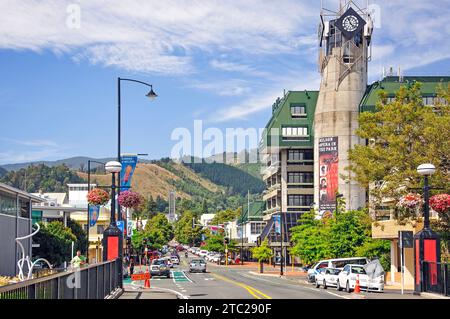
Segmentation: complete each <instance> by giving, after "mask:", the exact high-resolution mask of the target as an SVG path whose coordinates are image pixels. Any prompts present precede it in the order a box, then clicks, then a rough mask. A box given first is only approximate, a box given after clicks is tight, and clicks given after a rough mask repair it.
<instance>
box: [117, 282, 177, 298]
mask: <svg viewBox="0 0 450 319" xmlns="http://www.w3.org/2000/svg"><path fill="white" fill-rule="evenodd" d="M131 287H132V286H129V285H125V286H124V292H123V294H122V295H121V296H120V297H119V299H178V296H177V294H175V293H174V292H171V291H167V290H163V289H161V288H148V289H143V288H140V289H133V288H131Z"/></svg>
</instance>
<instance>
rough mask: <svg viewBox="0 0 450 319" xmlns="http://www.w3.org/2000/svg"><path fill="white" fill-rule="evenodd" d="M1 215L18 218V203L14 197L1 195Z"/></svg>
mask: <svg viewBox="0 0 450 319" xmlns="http://www.w3.org/2000/svg"><path fill="white" fill-rule="evenodd" d="M0 213H1V214H6V215H11V216H16V213H17V201H16V199H15V198H14V197H8V196H4V195H0Z"/></svg>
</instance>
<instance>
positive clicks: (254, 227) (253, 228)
mask: <svg viewBox="0 0 450 319" xmlns="http://www.w3.org/2000/svg"><path fill="white" fill-rule="evenodd" d="M265 226H266V223H264V222H258V223H250V234H252V235H259V234H261V233H262V231H263V229H264V227H265Z"/></svg>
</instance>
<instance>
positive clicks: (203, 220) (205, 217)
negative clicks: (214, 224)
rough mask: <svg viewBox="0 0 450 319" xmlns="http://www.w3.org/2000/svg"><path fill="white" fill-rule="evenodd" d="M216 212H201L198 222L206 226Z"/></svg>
mask: <svg viewBox="0 0 450 319" xmlns="http://www.w3.org/2000/svg"><path fill="white" fill-rule="evenodd" d="M214 216H216V214H203V215H201V216H200V224H202V225H203V226H208V225H209V224H210V222H211V220H212V219H213V218H214Z"/></svg>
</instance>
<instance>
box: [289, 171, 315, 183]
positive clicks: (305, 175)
mask: <svg viewBox="0 0 450 319" xmlns="http://www.w3.org/2000/svg"><path fill="white" fill-rule="evenodd" d="M288 183H314V173H312V172H288Z"/></svg>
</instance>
